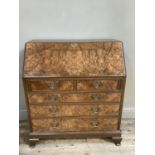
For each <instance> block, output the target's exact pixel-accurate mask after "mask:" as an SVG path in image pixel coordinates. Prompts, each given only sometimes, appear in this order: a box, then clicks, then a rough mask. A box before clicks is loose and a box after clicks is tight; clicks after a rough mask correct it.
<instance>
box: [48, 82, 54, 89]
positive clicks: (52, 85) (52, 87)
mask: <svg viewBox="0 0 155 155" xmlns="http://www.w3.org/2000/svg"><path fill="white" fill-rule="evenodd" d="M55 86H56V84H55V83H54V82H51V83H48V88H50V89H55Z"/></svg>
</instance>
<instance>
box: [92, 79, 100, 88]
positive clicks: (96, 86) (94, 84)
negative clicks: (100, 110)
mask: <svg viewBox="0 0 155 155" xmlns="http://www.w3.org/2000/svg"><path fill="white" fill-rule="evenodd" d="M92 85H93V87H94V88H96V89H97V88H99V87H102V83H101V82H98V81H95V82H93V83H92Z"/></svg>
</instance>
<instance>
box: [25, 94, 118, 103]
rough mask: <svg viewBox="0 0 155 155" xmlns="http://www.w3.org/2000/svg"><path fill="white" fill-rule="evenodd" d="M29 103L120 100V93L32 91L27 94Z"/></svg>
mask: <svg viewBox="0 0 155 155" xmlns="http://www.w3.org/2000/svg"><path fill="white" fill-rule="evenodd" d="M28 98H29V103H30V104H31V103H60V102H73V103H79V102H120V99H121V93H112V92H110V93H69V94H68V93H64V94H53V93H51V94H50V93H48V94H46V93H45V94H44V93H40V94H39V93H33V94H29V95H28Z"/></svg>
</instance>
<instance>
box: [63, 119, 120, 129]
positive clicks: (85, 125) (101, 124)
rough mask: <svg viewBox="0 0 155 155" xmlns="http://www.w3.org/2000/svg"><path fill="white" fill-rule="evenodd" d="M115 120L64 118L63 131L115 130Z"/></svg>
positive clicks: (116, 120)
mask: <svg viewBox="0 0 155 155" xmlns="http://www.w3.org/2000/svg"><path fill="white" fill-rule="evenodd" d="M117 124H118V119H117V118H108V119H105V118H66V119H65V118H64V119H63V121H62V125H61V127H62V130H63V131H100V130H102V131H103V130H108V131H109V130H115V129H117Z"/></svg>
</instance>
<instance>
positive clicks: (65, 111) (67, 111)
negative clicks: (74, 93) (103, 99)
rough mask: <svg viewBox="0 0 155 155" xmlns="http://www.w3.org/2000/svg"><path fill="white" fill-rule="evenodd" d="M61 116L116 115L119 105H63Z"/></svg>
mask: <svg viewBox="0 0 155 155" xmlns="http://www.w3.org/2000/svg"><path fill="white" fill-rule="evenodd" d="M61 110H62V116H103V115H115V116H116V115H118V114H119V105H102V104H99V105H63V106H62V108H61Z"/></svg>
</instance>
